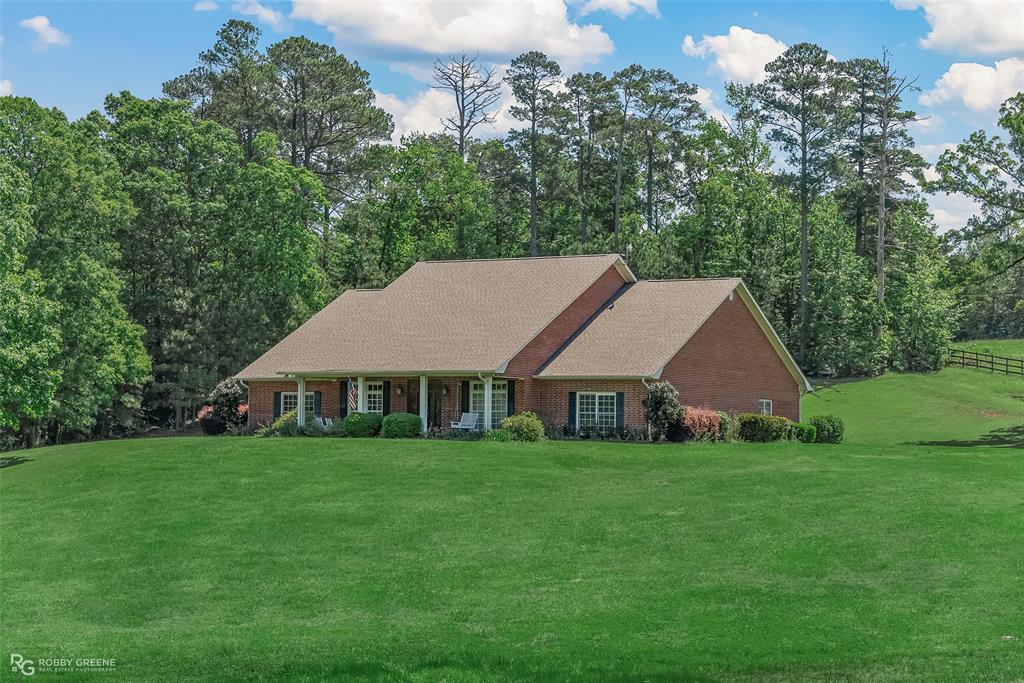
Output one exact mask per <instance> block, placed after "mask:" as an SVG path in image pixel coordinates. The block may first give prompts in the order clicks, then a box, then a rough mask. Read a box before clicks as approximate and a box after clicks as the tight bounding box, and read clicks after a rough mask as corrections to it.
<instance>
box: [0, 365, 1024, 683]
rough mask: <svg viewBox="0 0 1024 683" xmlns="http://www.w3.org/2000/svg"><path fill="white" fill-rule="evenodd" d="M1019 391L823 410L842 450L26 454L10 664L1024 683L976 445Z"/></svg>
mask: <svg viewBox="0 0 1024 683" xmlns="http://www.w3.org/2000/svg"><path fill="white" fill-rule="evenodd" d="M1009 380H1010V378H998V377H993V376H991V375H989V374H987V373H982V372H978V371H975V370H966V369H964V370H961V369H947V370H943V371H942V372H940V373H935V374H929V375H889V376H883V377H881V378H876V379H872V380H865V381H862V382H849V383H844V384H841V385H837V386H834V387H832V388H828V389H825V390H821V391H819V392H816V393H815V394H814V395H812V396H809V397H807V398H806V399H805V404H804V412H805V414H806V415H810V414H813V413H815V412H834V413H837V414H839V415H841V416H843V417H844V419H845V420H846V422H847V425H848V435H849V441H848V443H845V444H843V445H841V446H825V445H805V444H790V443H780V444H768V445H759V444H743V443H733V444H718V445H691V444H685V445H659V446H650V445H638V444H614V443H587V442H547V443H542V444H502V443H483V442H477V443H468V442H444V441H384V440H357V439H267V440H259V439H251V438H229V437H224V438H177V439H138V440H131V441H119V442H106V443H93V444H83V445H72V446H61V447H55V448H46V449H39V450H35V451H30V452H25V453H21V454H17V455H20V456H22V457H27V458H28V461H26V462H23V463H22V464H19V465H16V466H13V467H8V468H4V469H2V470H0V656H3V657H4V658H5V660H6V658H7V656H8V653H10V652H16V653H20V654H23V655H24V656H26V657H28V658H33V657H35V658H38V657H61V656H66V657H73V658H76V657H113V658H116V660H117V668H116V670H115V671H114V672H112V673H102V674H97V673H93V674H77V675H76V674H74V673H61V674H48V675H47V674H37V675H36V678H44V679H48V680H49V679H57V678H58V677H59V678H60V679H62V680H75V679H76V678H84V679H87V680H95V679H97V678H99V677H102V678H104V679H105V680H132V681H161V682H162V681H171V680H210V681H227V680H243V679H245V680H249V679H257V680H305V681H315V680H411V681H437V680H447V681H477V680H484V681H505V680H545V681H547V680H595V681H598V680H600V681H604V680H634V681H678V680H709V681H710V680H723V681H732V680H745V681H763V680H773V681H806V680H822V681H825V680H828V681H834V680H844V681H845V680H855V681H861V680H863V681H905V680H942V681H977V680H984V681H1016V680H1021V676H1022V672H1024V617H1022V615H1024V590H1022V584H1021V578H1020V577H1021V576H1022V575H1024V553H1022V552H1021V548H1022V547H1024V494H1022V490H1024V488H1022V487H1024V457H1022V456H1024V451H1022V450H1020V449H1019V448H1011V447H1005V446H1000V445H999V444H994V446H993V445H971V444H988V443H994V442H993V441H992V440H991V439H990V438H989V435H991V434H992V433H993V432H997V431H998V430H1001V429H1004V428H1009V427H1010V426H1012V425H1014V424H1016V425H1018V426H1019V425H1021V424H1024V410H1022V407H1024V400H1022V399H1021V394H1024V381H1021V380H1019V379H1016V380H1015V381H1012V382H1011V381H1009ZM1015 421H1016V422H1015ZM938 442H955V443H956V444H957V445H936V444H937V443H938ZM921 443H925V444H930V445H920V444H921ZM1007 445H1008V444H1007ZM5 663H6V661H5ZM2 671H3V672H4V673H3V675H4V676H20V674H13V673H9V672H8V670H7V667H4V668H3V669H2Z"/></svg>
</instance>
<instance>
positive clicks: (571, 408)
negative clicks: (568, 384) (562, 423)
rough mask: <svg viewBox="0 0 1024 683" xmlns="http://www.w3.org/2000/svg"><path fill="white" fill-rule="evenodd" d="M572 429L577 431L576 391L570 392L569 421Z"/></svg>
mask: <svg viewBox="0 0 1024 683" xmlns="http://www.w3.org/2000/svg"><path fill="white" fill-rule="evenodd" d="M567 424H568V425H569V428H570V430H571V431H573V432H575V431H576V392H575V391H570V392H569V420H568V422H567Z"/></svg>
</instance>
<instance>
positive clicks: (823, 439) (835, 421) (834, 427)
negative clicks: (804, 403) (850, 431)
mask: <svg viewBox="0 0 1024 683" xmlns="http://www.w3.org/2000/svg"><path fill="white" fill-rule="evenodd" d="M808 422H809V423H810V424H812V425H814V427H815V428H816V429H817V430H818V434H817V436H816V438H815V441H816V442H817V443H842V442H843V433H844V432H845V431H846V428H845V427H844V426H843V421H842V420H841V419H839V418H838V417H836V416H835V415H815V416H814V417H812V418H811V419H810V420H808Z"/></svg>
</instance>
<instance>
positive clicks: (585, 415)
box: [576, 391, 615, 430]
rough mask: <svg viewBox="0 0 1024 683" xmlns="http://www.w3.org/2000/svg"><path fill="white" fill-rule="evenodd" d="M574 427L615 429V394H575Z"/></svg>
mask: <svg viewBox="0 0 1024 683" xmlns="http://www.w3.org/2000/svg"><path fill="white" fill-rule="evenodd" d="M576 426H577V427H590V428H596V429H599V430H606V429H609V430H610V429H615V394H614V393H611V392H593V391H592V392H586V393H585V392H582V391H581V392H579V393H577V394H576Z"/></svg>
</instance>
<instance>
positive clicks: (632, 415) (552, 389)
mask: <svg viewBox="0 0 1024 683" xmlns="http://www.w3.org/2000/svg"><path fill="white" fill-rule="evenodd" d="M536 381H537V390H536V391H535V392H534V399H535V400H534V403H533V406H532V407H531V408H527V407H526V406H523V407H522V408H519V406H518V405H517V406H516V407H517V408H519V409H520V410H533V411H534V412H535V413H537V416H538V417H540V419H541V420H543V421H544V422H546V423H548V424H551V425H565V424H568V423H569V392H570V391H621V392H623V393H624V394H625V396H623V399H624V405H623V416H622V417H623V421H624V422H625V424H626V426H627V427H646V426H647V417H646V415H644V406H643V403H642V401H643V400H644V396H645V394H646V393H647V389H646V388H645V387H644V385H643V383H642V382H640V381H639V380H611V379H609V380H604V379H580V380H575V379H545V380H536Z"/></svg>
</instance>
